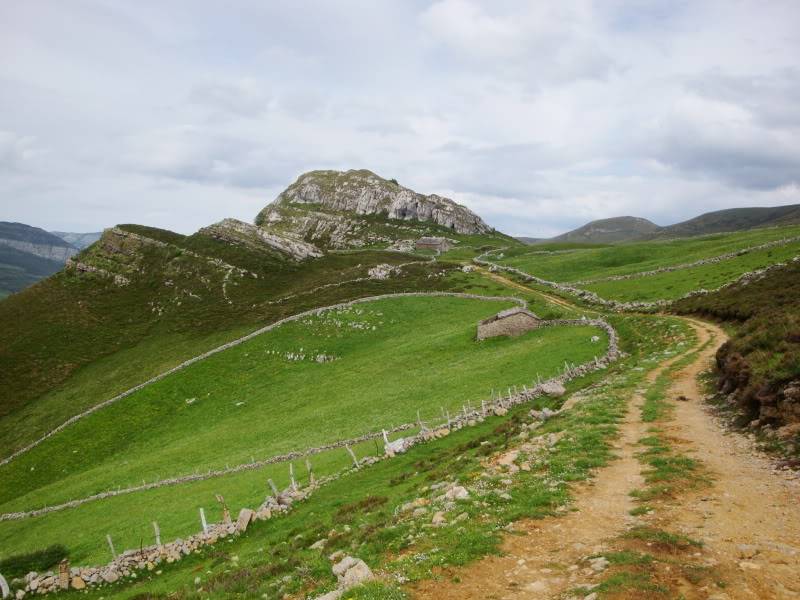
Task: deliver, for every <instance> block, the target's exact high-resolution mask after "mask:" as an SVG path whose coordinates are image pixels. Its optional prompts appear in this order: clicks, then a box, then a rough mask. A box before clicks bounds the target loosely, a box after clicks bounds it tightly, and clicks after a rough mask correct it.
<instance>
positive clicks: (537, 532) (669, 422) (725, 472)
mask: <svg viewBox="0 0 800 600" xmlns="http://www.w3.org/2000/svg"><path fill="white" fill-rule="evenodd" d="M685 321H686V322H687V323H689V324H690V326H691V327H692V328H693V329H694V331H695V333H696V336H697V337H696V342H695V343H694V345H693V347H692V348H687V349H686V350H685V352H684V353H683V354H679V355H677V356H674V357H672V358H669V359H668V360H665V361H662V362H661V363H660V364H659V365H658V366H657V367H656V368H655V369H653V370H652V371H651V372H650V373H648V376H647V382H648V385H653V384H655V382H656V380H657V379H658V377H659V375H662V374H665V375H667V374H668V375H669V376H670V378H671V382H670V384H669V386H668V390H667V393H666V402H667V404H668V406H669V407H670V410H671V411H672V413H671V416H670V417H669V418H667V419H665V420H664V422H659V423H658V427H657V429H653V428H652V426H651V424H650V423H647V422H645V421H644V420H643V413H642V407H643V404H644V402H645V401H644V397H643V394H644V393H645V390H644V389H640V390H637V391H636V393H635V394H634V395H633V396H632V397H631V398H630V400H629V408H628V411H627V415H626V418H625V421H624V423H623V424H622V426H621V428H620V431H619V437H618V439H619V441H618V443H617V444H615V446H614V448H615V449H616V450H617V453H618V459H617V460H616V461H614V462H613V463H612V464H611V465H609V466H607V467H605V468H603V469H601V470H599V471H598V472H597V473H596V476H595V478H594V480H593V481H591V482H589V483H587V484H582V485H579V486H577V487H576V489H575V492H576V493H575V501H574V504H573V507H572V512H569V513H567V514H566V515H565V516H560V517H550V518H545V519H539V520H528V521H522V522H518V523H516V524H515V527H514V534H513V535H507V536H506V537H505V540H504V543H503V546H502V550H503V552H504V555H503V556H499V557H495V556H491V557H488V558H485V559H482V560H480V561H478V562H477V563H473V564H472V565H471V566H468V567H464V568H460V569H448V570H447V571H446V572H445V573H443V575H445V577H444V578H442V579H440V580H438V581H431V580H427V581H423V582H421V583H419V584H417V585H416V587H415V588H414V589H413V597H414V598H416V599H428V598H430V599H434V598H435V599H445V600H447V599H453V600H455V599H456V598H458V599H464V598H475V599H478V598H481V599H482V598H504V599H522V598H562V597H564V594H572V595H570V596H569V597H586V598H592V599H594V598H596V597H597V596H596V595H594V594H592V593H591V589H592V588H593V587H596V586H598V585H600V584H605V583H606V582H608V581H610V580H611V578H610V577H608V576H606V575H604V574H603V571H604V570H605V569H606V568H607V561H606V563H605V564H604V563H603V562H602V561H601V562H599V563H598V562H596V561H595V562H592V557H598V556H604V555H609V556H611V555H614V554H615V555H616V556H622V555H623V552H630V542H629V538H630V537H631V535H630V534H631V532H633V531H635V530H641V529H642V528H647V529H649V530H651V531H656V530H660V531H670V532H675V535H679V536H685V539H687V540H688V539H693V540H699V543H700V545H699V546H698V547H696V548H692V549H691V550H689V551H688V552H689V553H691V556H690V557H688V558H687V557H681V556H678V555H671V554H670V552H672V550H668V551H667V552H666V558H665V557H664V556H661V555H659V553H658V551H657V550H652V552H653V554H654V555H655V556H656V559H655V562H654V563H653V565H652V566H649V567H648V568H650V569H651V575H650V576H651V577H652V578H653V580H654V581H655V582H656V583H653V586H654V587H653V588H652V589H651V591H647V590H646V589H645V588H644V587H640V588H637V587H636V586H635V585H634V586H632V587H625V586H624V585H622V586H621V587H613V586H612V587H611V588H603V587H600V588H598V589H599V590H600V589H605V590H607V591H609V592H612V593H613V597H614V598H649V597H682V598H687V599H701V598H702V599H709V598H712V599H715V600H733V599H761V598H777V599H780V600H783V599H789V598H800V578H799V577H798V576H797V574H798V573H800V479H798V478H796V477H794V476H792V475H789V474H785V473H782V472H779V471H775V470H773V467H772V465H771V461H770V459H769V458H767V457H764V456H760V455H758V453H757V452H756V451H755V449H754V447H753V445H752V443H750V442H749V441H748V440H747V439H746V438H744V437H743V436H741V435H739V434H735V433H734V434H731V433H729V432H727V431H726V430H725V429H724V427H723V426H722V425H721V424H720V423H718V422H717V421H716V420H715V419H714V417H713V416H712V415H711V413H710V409H709V408H708V406H707V405H705V404H704V402H703V390H702V389H701V386H700V384H699V383H698V377H699V375H700V374H701V373H702V372H704V371H705V370H706V369H708V368H709V366H710V364H711V361H712V360H713V357H714V354H715V352H716V349H717V348H718V347H719V345H721V344H722V343H723V342H724V341H725V340H726V339H727V336H726V334H725V332H724V331H723V330H722V329H720V328H719V327H717V326H715V325H712V324H709V323H705V322H702V321H699V320H695V319H685ZM693 352H694V353H696V355H695V356H694V358H693V359H692V360H691V362H690V363H689V364H687V365H684V366H683V367H682V368H680V369H679V370H677V371H676V372H671V371H668V369H669V368H670V367H671V366H672V365H674V364H675V363H676V362H678V361H679V360H681V359H683V358H684V357H686V356H689V355H691V354H692V353H693ZM653 431H658V432H659V433H658V435H663V436H665V437H666V439H668V440H669V441H670V443H671V444H673V445H674V446H676V447H677V448H678V449H679V452H680V453H681V455H682V456H687V457H690V459H691V460H694V461H696V462H697V464H698V465H699V466H700V468H701V469H702V470H703V473H704V476H707V477H708V480H709V483H708V485H707V486H704V485H697V486H694V487H693V486H690V487H689V488H688V489H687V490H683V491H682V492H681V493H679V494H675V495H673V496H671V497H668V498H666V499H663V500H661V501H656V502H655V503H653V506H654V507H655V508H653V509H651V510H650V511H649V512H645V513H644V514H641V515H638V516H632V515H631V514H630V511H631V509H633V508H634V506H635V504H634V501H633V498H632V496H631V493H632V492H634V491H635V490H640V489H642V487H643V486H644V485H645V482H646V479H645V477H646V476H647V475H648V473H650V471H648V470H647V469H646V467H645V466H644V465H643V464H642V463H641V462H640V460H638V459H640V458H641V452H642V446H641V442H642V440H643V438H646V436H648V435H651V436H652V435H653V433H652V432H653ZM634 513H636V511H634ZM626 544H627V545H626ZM652 545H653V544H650V543H648V544H647V547H650V546H652ZM655 546H658V544H655ZM629 556H630V555H629ZM681 561H691V562H692V566H691V568H692V569H697V570H698V572H700V571H702V572H703V573H704V574H707V575H705V576H704V577H698V578H695V577H694V576H692V575H691V574H689V569H688V568H687V567H686V565H687V564H688V562H687V563H684V564H682V563H681ZM597 565H599V567H598V566H597ZM616 573H617V572H615V574H616ZM695 574H696V573H695ZM709 578H710V579H709ZM714 580H716V583H713V581H714ZM617 581H624V580H621V579H619V580H617ZM633 581H635V580H633ZM640 583H641V582H640ZM641 585H645V584H641ZM582 586H585V587H584V589H585V590H586V591H585V592H583V593H580V592H579V593H578V595H577V596H575V595H574V594H575V592H574V590H576V589H580V588H581V587H582ZM657 589H661V590H662V591H661V592H656V590H657Z"/></svg>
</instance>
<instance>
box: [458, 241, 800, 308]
mask: <svg viewBox="0 0 800 600" xmlns="http://www.w3.org/2000/svg"><path fill="white" fill-rule="evenodd" d="M491 252H495V251H494V250H490V251H489V252H484V253H483V254H481V255H480V256H477V257H476V258H474V259H472V260H473V261H474V262H475V263H476V264H478V265H483V266H486V267H488V268H489V270H490V271H492V272H497V271H506V272H508V273H513V274H515V275H517V276H519V277H521V278H522V279H524V280H525V281H532V282H534V283H536V284H538V285H542V286H546V287H549V288H551V289H554V290H556V291H558V292H561V293H563V294H568V295H570V296H574V297H576V298H579V299H580V300H583V301H584V302H587V303H589V304H594V305H596V306H601V307H603V308H605V309H607V310H613V311H618V312H624V311H638V312H654V311H658V310H663V309H666V308H668V307H670V306H671V305H672V304H674V303H675V302H679V301H680V300H685V299H687V298H692V297H694V296H703V295H705V294H711V293H713V292H717V291H719V290H723V289H725V288H727V287H730V286H732V285H737V284H740V283H745V284H746V283H747V282H749V281H756V280H758V279H760V278H761V277H763V276H764V275H765V274H766V273H768V272H770V271H772V270H773V269H781V268H783V267H785V266H786V265H787V264H788V263H775V264H774V265H770V266H768V267H764V268H763V269H756V270H755V271H749V272H747V273H743V274H742V275H740V276H739V277H737V278H736V279H734V280H733V281H729V282H728V283H725V284H723V285H721V286H719V287H717V288H714V289H711V290H707V289H704V288H700V289H697V290H692V291H690V292H687V293H686V294H684V295H683V296H681V297H680V298H676V299H675V300H655V301H653V302H641V301H637V302H620V301H618V300H607V299H606V298H601V297H600V296H598V295H597V294H595V293H594V292H591V291H589V290H584V289H582V288H579V287H575V286H574V285H570V284H566V283H559V282H557V281H549V280H547V279H542V278H541V277H536V276H535V275H531V274H530V273H526V272H525V271H522V270H520V269H517V268H515V267H509V266H506V265H498V264H497V263H493V262H491V261H488V260H486V258H485V257H486V256H488V255H489V254H490V253H491ZM791 262H800V256H795V257H794V258H793V259H792V261H791Z"/></svg>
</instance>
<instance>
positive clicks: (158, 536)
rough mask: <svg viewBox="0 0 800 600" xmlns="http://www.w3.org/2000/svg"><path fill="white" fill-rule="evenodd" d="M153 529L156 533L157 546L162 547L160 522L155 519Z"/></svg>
mask: <svg viewBox="0 0 800 600" xmlns="http://www.w3.org/2000/svg"><path fill="white" fill-rule="evenodd" d="M153 531H155V533H156V546H158V547H159V548H160V547H161V530H160V529H159V528H158V523H156V522H155V521H153Z"/></svg>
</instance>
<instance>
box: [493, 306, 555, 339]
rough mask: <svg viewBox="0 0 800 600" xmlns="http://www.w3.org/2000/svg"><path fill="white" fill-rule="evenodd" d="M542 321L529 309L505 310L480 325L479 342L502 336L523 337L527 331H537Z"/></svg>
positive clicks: (518, 307)
mask: <svg viewBox="0 0 800 600" xmlns="http://www.w3.org/2000/svg"><path fill="white" fill-rule="evenodd" d="M541 322H542V320H541V319H540V318H539V317H537V316H536V315H535V314H533V313H532V312H531V311H529V310H528V309H527V308H522V307H521V306H517V307H515V308H509V309H508V310H503V311H500V312H499V313H497V314H496V315H494V316H493V317H489V318H488V319H484V320H483V321H480V322H479V323H478V335H477V338H478V341H480V340H485V339H487V338H493V337H497V336H500V335H507V336H515V335H522V334H523V333H525V332H527V331H531V330H533V329H537V328H538V327H539V325H540V324H541Z"/></svg>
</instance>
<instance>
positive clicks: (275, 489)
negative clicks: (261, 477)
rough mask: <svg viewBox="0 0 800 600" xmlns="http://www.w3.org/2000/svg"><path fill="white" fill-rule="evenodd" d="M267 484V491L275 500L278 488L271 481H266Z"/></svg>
mask: <svg viewBox="0 0 800 600" xmlns="http://www.w3.org/2000/svg"><path fill="white" fill-rule="evenodd" d="M267 483H268V484H269V489H270V490H272V495H273V496H274V497H275V498H277V497H278V486H277V485H275V482H274V481H272V479H267Z"/></svg>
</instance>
